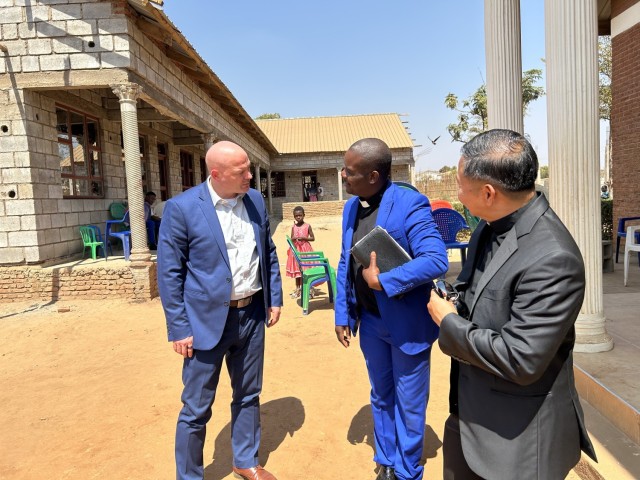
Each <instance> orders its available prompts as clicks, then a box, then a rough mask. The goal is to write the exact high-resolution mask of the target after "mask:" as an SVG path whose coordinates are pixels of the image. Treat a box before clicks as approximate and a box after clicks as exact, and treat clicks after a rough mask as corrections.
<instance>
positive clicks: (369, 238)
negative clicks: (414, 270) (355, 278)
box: [351, 225, 411, 273]
mask: <svg viewBox="0 0 640 480" xmlns="http://www.w3.org/2000/svg"><path fill="white" fill-rule="evenodd" d="M371 252H376V262H377V264H378V268H379V269H380V272H381V273H384V272H388V271H389V270H392V269H394V268H396V267H399V266H400V265H403V264H405V263H407V262H408V261H409V260H411V257H410V256H409V254H408V253H407V252H406V251H405V250H404V248H402V247H401V246H400V244H399V243H398V242H396V241H395V239H394V238H393V237H392V236H391V235H389V233H388V232H387V231H386V230H385V229H384V228H382V227H381V226H379V225H378V226H376V227H375V228H374V229H373V230H371V231H370V232H369V233H367V234H366V235H365V236H364V237H362V238H361V239H360V240H358V242H357V243H356V244H355V245H354V246H353V247H352V248H351V254H352V255H353V256H354V258H355V259H356V260H357V261H358V262H360V263H361V264H362V265H363V266H364V267H365V268H367V267H369V262H370V259H371Z"/></svg>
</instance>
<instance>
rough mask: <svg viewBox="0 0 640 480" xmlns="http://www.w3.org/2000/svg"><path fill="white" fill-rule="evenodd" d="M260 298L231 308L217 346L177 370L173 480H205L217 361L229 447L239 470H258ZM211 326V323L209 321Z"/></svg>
mask: <svg viewBox="0 0 640 480" xmlns="http://www.w3.org/2000/svg"><path fill="white" fill-rule="evenodd" d="M259 297H260V295H256V296H255V297H254V300H253V302H251V304H250V305H248V306H247V307H245V308H230V309H229V315H228V316H227V319H226V324H225V327H224V332H223V334H222V337H221V339H220V342H219V343H218V344H217V345H216V346H215V347H214V348H213V349H212V350H194V353H193V357H192V358H186V359H185V360H184V364H183V367H182V382H183V384H184V390H183V392H182V403H183V407H182V410H181V411H180V415H179V416H178V425H177V428H176V447H175V454H176V478H177V479H179V480H196V479H198V480H202V478H204V466H203V448H204V441H205V434H206V425H207V422H208V421H209V419H210V418H211V406H212V405H213V401H214V400H215V396H216V389H217V386H218V380H219V378H220V370H221V368H222V361H223V359H224V358H225V357H226V363H227V370H228V372H229V377H230V378H231V388H232V391H233V394H232V395H233V398H232V402H231V445H232V450H233V463H234V465H235V466H236V467H239V468H251V467H255V466H256V465H258V463H259V461H258V447H259V445H260V392H261V391H262V370H263V364H264V338H265V323H264V320H265V311H264V307H263V304H262V302H261V298H259ZM212 321H213V320H212Z"/></svg>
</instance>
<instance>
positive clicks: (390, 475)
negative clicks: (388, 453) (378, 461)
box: [376, 465, 397, 480]
mask: <svg viewBox="0 0 640 480" xmlns="http://www.w3.org/2000/svg"><path fill="white" fill-rule="evenodd" d="M376 480H397V479H396V472H395V470H394V469H393V467H385V466H383V465H381V466H380V470H379V471H378V476H377V477H376Z"/></svg>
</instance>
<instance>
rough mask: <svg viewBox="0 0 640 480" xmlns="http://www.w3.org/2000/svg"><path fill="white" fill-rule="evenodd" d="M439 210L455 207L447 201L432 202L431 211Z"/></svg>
mask: <svg viewBox="0 0 640 480" xmlns="http://www.w3.org/2000/svg"><path fill="white" fill-rule="evenodd" d="M439 208H450V209H453V206H452V205H451V204H450V203H449V202H447V201H446V200H431V210H437V209H439Z"/></svg>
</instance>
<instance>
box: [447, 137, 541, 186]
mask: <svg viewBox="0 0 640 480" xmlns="http://www.w3.org/2000/svg"><path fill="white" fill-rule="evenodd" d="M460 153H461V156H462V165H463V175H464V176H465V177H467V178H471V179H474V180H483V181H487V182H490V183H495V184H496V185H497V186H498V187H500V188H501V189H502V190H505V191H507V192H524V191H532V190H534V189H535V182H536V177H537V176H538V156H537V155H536V152H535V150H534V149H533V147H532V146H531V143H529V141H528V140H527V139H526V138H525V137H524V136H523V135H520V134H519V133H517V132H514V131H512V130H502V129H494V130H488V131H486V132H483V133H480V134H478V135H476V136H475V137H474V138H473V139H471V140H470V141H469V142H467V143H466V144H465V145H464V146H463V147H462V149H461V150H460Z"/></svg>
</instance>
